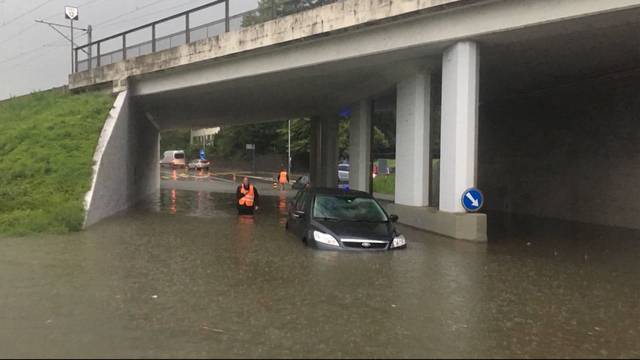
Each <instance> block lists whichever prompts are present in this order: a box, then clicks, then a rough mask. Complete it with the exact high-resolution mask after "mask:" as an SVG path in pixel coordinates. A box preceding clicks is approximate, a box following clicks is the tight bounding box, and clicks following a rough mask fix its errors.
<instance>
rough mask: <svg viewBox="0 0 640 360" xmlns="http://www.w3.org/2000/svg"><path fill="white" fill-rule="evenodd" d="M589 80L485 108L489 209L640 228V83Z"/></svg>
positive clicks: (481, 170) (483, 178) (482, 168)
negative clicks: (639, 183) (639, 184)
mask: <svg viewBox="0 0 640 360" xmlns="http://www.w3.org/2000/svg"><path fill="white" fill-rule="evenodd" d="M638 80H639V79H638V78H637V77H636V78H628V79H620V78H616V79H601V80H589V81H584V82H581V83H579V84H576V85H575V86H572V87H570V88H562V89H555V90H551V91H547V92H545V93H544V94H539V95H536V96H528V97H527V96H520V97H516V98H512V99H508V100H504V101H500V102H488V103H486V104H484V105H483V106H482V107H481V113H480V134H479V166H478V174H479V178H478V183H479V186H480V188H481V189H482V190H483V191H484V194H485V197H486V208H487V209H490V210H498V211H506V212H513V213H519V214H529V215H536V216H541V217H550V218H558V219H564V220H572V221H581V222H588V223H594V224H602V225H613V226H621V227H629V228H636V229H640V220H638V219H640V189H639V188H638V186H637V185H638V180H640V97H639V96H638V94H639V93H640V85H639V84H640V83H639V82H638Z"/></svg>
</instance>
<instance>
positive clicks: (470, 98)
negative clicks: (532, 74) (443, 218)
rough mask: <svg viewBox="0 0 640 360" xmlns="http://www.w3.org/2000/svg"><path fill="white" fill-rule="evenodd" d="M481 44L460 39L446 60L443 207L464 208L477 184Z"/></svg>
mask: <svg viewBox="0 0 640 360" xmlns="http://www.w3.org/2000/svg"><path fill="white" fill-rule="evenodd" d="M478 70H479V59H478V47H477V45H476V44H475V43H473V42H468V41H464V42H459V43H457V44H455V45H453V46H451V47H450V48H448V49H446V50H445V52H444V56H443V61H442V119H441V121H442V127H441V134H440V137H441V138H440V210H441V211H445V212H464V208H463V207H462V204H461V200H460V197H461V196H462V193H463V192H464V191H465V190H466V189H468V188H470V187H472V186H475V184H476V158H477V144H478V141H477V137H478V135H477V129H478Z"/></svg>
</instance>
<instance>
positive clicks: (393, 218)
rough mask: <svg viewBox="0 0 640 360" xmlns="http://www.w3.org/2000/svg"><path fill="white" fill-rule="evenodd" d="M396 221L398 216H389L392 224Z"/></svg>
mask: <svg viewBox="0 0 640 360" xmlns="http://www.w3.org/2000/svg"><path fill="white" fill-rule="evenodd" d="M398 219H399V218H398V215H389V221H391V222H392V223H396V222H398Z"/></svg>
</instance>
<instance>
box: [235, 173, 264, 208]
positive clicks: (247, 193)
mask: <svg viewBox="0 0 640 360" xmlns="http://www.w3.org/2000/svg"><path fill="white" fill-rule="evenodd" d="M259 196H260V195H258V189H256V188H255V187H254V186H253V184H251V183H249V178H248V177H245V178H244V179H242V184H240V185H239V186H238V189H237V190H236V200H237V204H236V205H237V207H238V214H239V215H251V214H253V211H254V210H258V199H259Z"/></svg>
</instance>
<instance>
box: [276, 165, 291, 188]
mask: <svg viewBox="0 0 640 360" xmlns="http://www.w3.org/2000/svg"><path fill="white" fill-rule="evenodd" d="M288 183H289V174H288V173H287V171H286V170H285V169H284V168H280V173H278V184H280V190H284V186H285V185H286V184H288Z"/></svg>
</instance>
